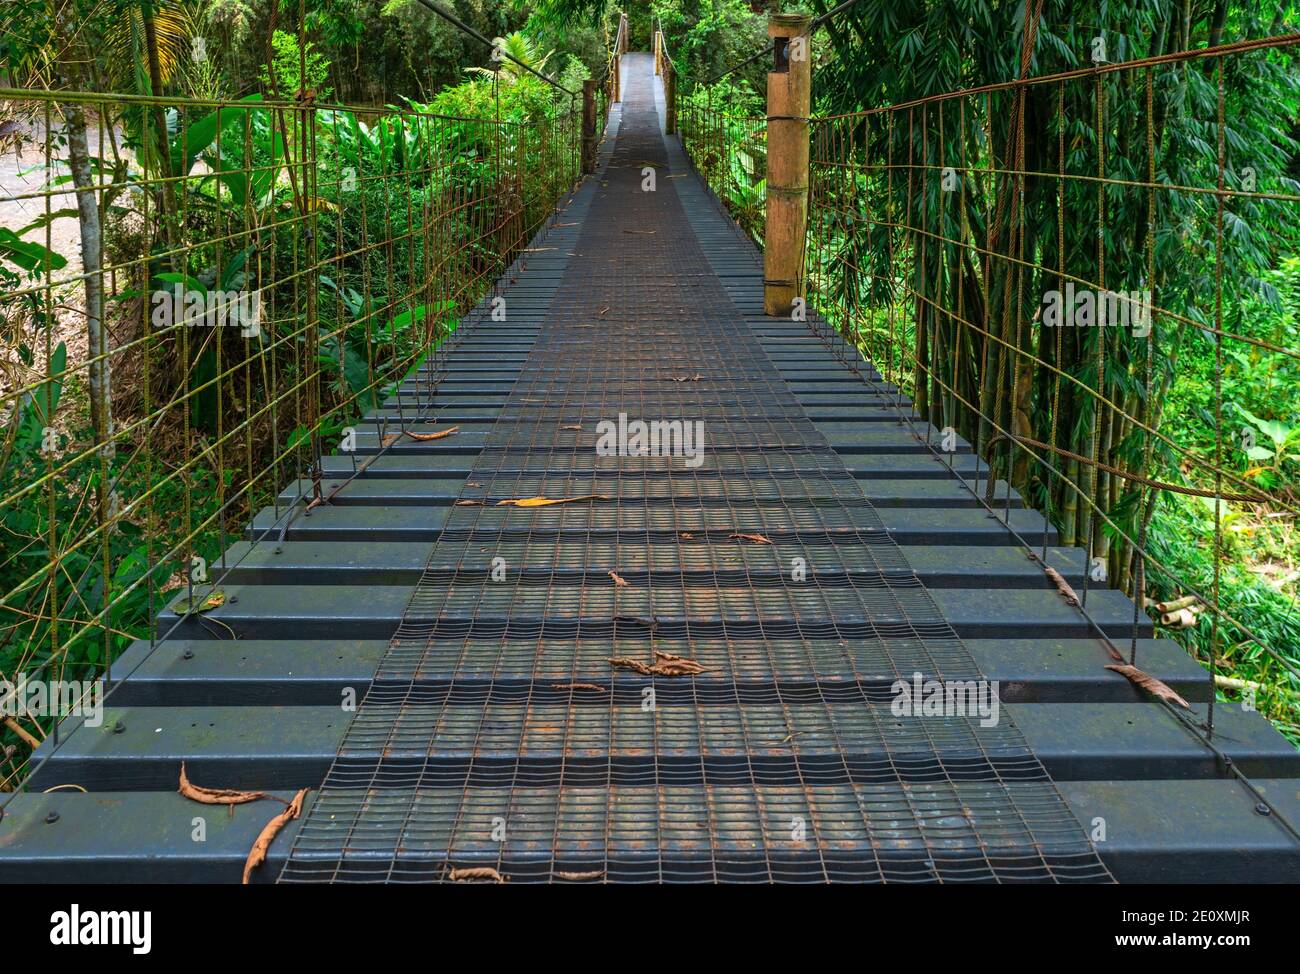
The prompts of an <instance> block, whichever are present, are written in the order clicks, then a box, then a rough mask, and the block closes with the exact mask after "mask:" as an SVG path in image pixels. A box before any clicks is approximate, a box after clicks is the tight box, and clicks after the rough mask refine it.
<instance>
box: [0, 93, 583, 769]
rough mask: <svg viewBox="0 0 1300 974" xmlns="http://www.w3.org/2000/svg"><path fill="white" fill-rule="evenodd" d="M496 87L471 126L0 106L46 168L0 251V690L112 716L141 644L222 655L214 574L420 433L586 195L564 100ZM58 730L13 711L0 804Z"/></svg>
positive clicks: (284, 112)
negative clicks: (464, 360) (448, 353)
mask: <svg viewBox="0 0 1300 974" xmlns="http://www.w3.org/2000/svg"><path fill="white" fill-rule="evenodd" d="M521 70H522V69H521ZM524 73H525V74H530V73H529V72H524ZM531 73H535V72H531ZM542 80H547V79H542ZM501 83H502V82H501V81H500V79H499V77H494V78H492V79H490V80H488V81H485V82H483V84H488V85H491V88H492V93H493V96H494V97H493V99H492V101H493V104H494V105H495V106H496V108H495V109H494V110H495V113H496V114H495V117H487V118H481V117H479V118H476V117H458V116H451V115H446V114H439V113H437V112H435V111H433V110H431V109H430V107H429V106H427V105H417V104H415V103H410V104H408V106H407V107H404V108H394V107H391V106H390V107H386V108H375V107H370V106H355V105H343V104H332V103H329V102H328V101H326V100H325V99H324V98H318V97H316V93H312V92H299V93H298V95H299V97H298V98H296V99H294V100H287V99H280V98H265V97H261V96H256V95H254V96H249V97H246V98H243V99H240V100H215V99H210V100H205V99H197V98H176V97H171V96H163V95H159V96H146V95H120V94H99V93H90V92H77V91H62V90H60V91H49V90H41V89H16V88H11V89H2V90H0V102H4V103H6V104H7V107H8V111H9V116H10V117H13V118H18V119H21V122H20V124H19V125H18V129H17V131H18V132H20V133H25V134H26V135H27V137H28V138H29V139H30V141H31V142H32V143H33V144H34V145H36V146H38V147H39V148H38V151H39V154H40V158H39V162H38V164H37V165H35V166H34V167H32V171H31V172H29V173H28V178H29V180H30V182H31V184H32V187H33V188H32V189H31V190H29V191H26V192H23V193H20V194H18V195H17V196H16V197H15V198H14V202H16V203H18V204H19V205H21V206H23V207H24V208H26V209H28V210H29V211H32V212H33V213H34V214H35V217H34V219H33V220H32V222H31V223H30V225H29V226H27V227H25V228H23V229H21V230H19V231H17V232H14V231H9V230H4V231H0V291H2V293H0V321H2V322H3V340H2V341H0V345H2V347H3V353H4V357H3V388H2V389H0V424H2V426H0V523H2V524H3V528H4V536H5V540H4V542H3V544H2V545H0V548H3V552H4V554H3V557H2V558H0V679H3V680H5V681H8V682H9V684H10V685H14V686H17V685H19V684H20V681H25V682H26V683H27V684H29V685H35V684H36V683H37V682H44V683H47V684H52V683H56V682H57V683H60V684H61V685H63V686H64V687H66V688H68V692H72V693H74V694H80V696H77V697H76V699H78V700H80V699H82V698H83V697H85V695H86V694H91V695H93V692H94V688H95V686H96V684H97V682H98V681H102V686H104V687H106V688H107V691H108V695H109V698H110V699H111V695H112V691H113V688H114V687H115V686H116V685H118V683H119V682H120V681H121V680H122V678H123V677H125V676H126V675H128V674H127V672H125V667H124V666H123V665H121V664H117V665H115V660H116V659H117V658H118V657H119V656H120V655H121V654H122V653H123V651H124V650H125V649H126V648H127V647H129V646H131V645H132V643H134V642H135V641H137V640H143V641H145V642H147V643H148V646H147V650H148V652H149V653H152V652H153V651H154V650H156V649H157V647H158V646H160V645H162V644H164V643H165V642H166V641H167V640H169V639H176V638H180V637H182V636H183V635H185V634H186V633H191V634H192V633H193V631H194V630H195V628H196V627H198V628H199V629H202V630H204V631H206V632H207V633H208V634H209V635H210V636H211V637H213V638H217V639H236V638H238V637H239V636H240V635H241V634H240V633H239V632H238V631H235V630H234V629H232V628H231V627H230V626H228V625H226V624H225V623H222V622H221V621H220V620H219V619H218V618H217V617H216V616H218V615H220V613H216V615H214V614H213V612H214V610H215V609H216V608H217V607H219V606H220V605H222V604H224V603H225V602H226V601H227V600H230V601H233V598H234V595H233V593H232V592H230V591H229V590H228V588H227V586H228V581H227V580H228V578H229V577H230V573H231V572H232V571H233V570H234V569H235V568H236V567H237V566H238V565H239V564H240V562H241V561H243V560H246V559H247V558H249V557H250V556H252V555H255V554H260V553H261V552H262V551H263V550H264V549H266V548H267V547H270V548H272V549H273V548H275V546H276V545H277V544H278V543H279V542H280V541H282V540H283V539H284V538H285V536H286V533H287V532H288V531H289V530H290V529H291V527H292V526H293V525H294V524H296V523H297V524H300V523H301V520H300V519H301V518H304V517H309V516H310V515H311V512H312V510H313V509H314V508H317V507H320V506H321V505H325V504H328V503H329V502H330V500H331V498H332V497H333V495H334V494H335V493H337V491H338V489H339V488H340V486H341V485H342V484H343V483H344V482H346V480H348V479H349V478H350V477H352V476H355V475H357V474H358V473H359V472H360V471H363V470H364V469H365V467H366V466H367V465H369V464H370V463H373V462H374V460H375V458H376V457H377V456H380V455H382V454H384V453H386V452H389V451H390V450H392V449H393V448H395V447H400V445H401V443H402V442H404V441H405V440H406V439H407V430H408V429H409V428H410V427H411V424H414V423H418V422H428V421H429V416H428V411H427V403H428V401H429V400H430V399H431V391H432V389H433V387H434V386H435V385H436V383H437V382H438V381H439V379H440V377H441V367H442V355H443V354H444V352H443V349H444V343H446V342H447V341H448V339H450V338H451V337H452V335H453V332H454V331H455V330H456V329H457V327H458V323H459V322H460V321H461V319H462V317H463V316H465V315H467V314H469V315H471V316H472V315H480V314H481V315H482V316H483V317H485V318H486V317H487V315H488V310H484V309H485V307H486V306H485V304H484V303H483V301H484V298H485V296H490V294H491V292H492V288H493V287H494V286H495V283H494V282H495V281H496V280H497V279H498V277H500V275H502V274H503V273H504V272H506V271H507V269H508V268H509V267H510V266H511V264H512V262H513V261H514V260H515V259H516V258H517V257H520V256H524V257H525V258H526V255H527V248H528V245H529V241H530V240H531V239H532V238H533V237H534V235H535V234H536V233H537V232H538V230H539V229H540V228H542V226H543V225H544V224H545V223H546V221H548V220H549V219H551V218H552V217H553V214H554V213H555V207H556V204H557V202H558V201H559V199H560V198H561V197H562V196H563V195H564V194H566V193H568V192H569V191H570V190H571V188H572V187H573V185H574V184H575V182H576V180H577V179H578V176H579V147H580V141H581V139H580V137H581V131H580V128H581V118H580V115H579V114H577V113H575V112H574V111H573V109H572V105H573V100H572V98H570V97H569V95H568V94H567V93H566V90H565V89H562V88H560V87H559V86H558V85H552V86H551V87H550V88H549V89H548V90H551V91H553V92H554V94H555V97H554V98H553V99H552V101H551V104H550V106H549V110H547V111H541V112H538V113H537V114H536V115H535V116H534V117H532V118H531V119H530V120H528V121H516V120H505V119H502V118H501V115H500V108H499V106H500V85H501ZM548 84H550V82H549V81H548ZM11 137H12V136H11ZM29 153H30V149H29ZM29 157H30V156H29ZM78 239H79V240H80V243H81V245H82V246H81V247H80V248H78V247H77V246H76V242H77V241H78ZM69 240H71V241H72V243H71V245H70V244H69V243H68V241H69ZM78 251H80V255H82V256H81V258H80V259H79V253H78ZM476 309H477V310H476ZM363 420H366V421H368V422H370V423H374V424H377V430H378V431H377V432H373V429H374V427H369V428H367V427H364V426H363V425H362V421H363ZM335 451H337V452H339V453H340V454H341V455H343V456H344V457H348V458H350V460H347V461H345V463H344V466H343V467H342V468H338V467H331V469H330V472H328V473H327V472H325V470H324V468H323V462H322V461H323V458H324V457H325V456H326V455H327V454H330V453H333V452H335ZM250 521H251V527H248V528H247V529H246V526H247V525H249V523H250ZM241 539H242V541H241ZM163 610H166V611H163ZM160 612H161V613H162V614H161V615H160ZM155 620H156V622H155ZM132 658H133V659H134V660H136V663H135V664H132V667H134V666H136V665H138V663H139V661H140V659H141V658H142V657H141V656H139V655H137V654H133V656H132ZM64 699H68V697H67V696H66V695H65V697H64ZM61 716H65V714H62V713H60V714H46V713H31V712H26V711H21V712H18V713H16V714H15V713H12V712H10V711H6V716H5V718H4V726H3V728H2V729H0V733H2V734H3V736H4V741H5V744H6V747H5V751H4V756H3V758H0V761H2V766H0V777H3V779H4V780H5V782H6V788H7V789H9V790H12V788H13V785H14V783H15V782H17V781H19V780H21V778H23V777H24V776H25V774H26V773H27V772H28V771H29V770H30V766H29V758H30V756H31V752H32V750H33V749H34V747H35V746H36V745H38V744H40V743H41V742H42V741H44V740H45V739H46V738H47V737H49V738H52V743H54V744H57V743H58V736H59V733H60V732H59V729H58V719H59V717H61ZM44 753H45V754H46V755H48V750H47V751H46V752H44Z"/></svg>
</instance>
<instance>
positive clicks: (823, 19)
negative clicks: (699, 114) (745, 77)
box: [704, 0, 858, 85]
mask: <svg viewBox="0 0 1300 974" xmlns="http://www.w3.org/2000/svg"><path fill="white" fill-rule="evenodd" d="M857 2H858V0H844V2H843V3H842V4H840V5H839V6H838V7H832V8H831V9H830V10H828V11H826V12H825V13H824V14H821V15H819V16H817V17H814V18H813V19H812V21H811V22H810V23H809V24H808V33H807V34H806V35H804V36H806V37H811V36H812V35H813V34H815V33H816V32H817V31H818V30H820V29H821V28H822V27H824V26H826V24H827V23H828V22H829V21H830V19H831V18H832V17H835V16H838V15H839V14H841V13H843V12H844V11H845V10H848V9H849V8H850V7H852V6H854V5H856V4H857ZM771 51H772V45H771V44H770V43H768V44H765V45H763V47H762V48H760V49H759V50H758V51H755V52H754V53H753V54H751V55H750V56H749V57H747V58H745V59H744V60H743V61H737V62H736V63H735V64H733V65H732V66H731V67H729V68H727V70H726V71H723V72H722V73H721V74H719V75H716V76H714V77H712V78H710V79H709V80H708V81H706V82H704V84H705V85H712V84H717V83H718V82H719V81H721V80H722V79H723V78H725V77H726V76H727V75H729V74H733V73H735V72H736V71H739V70H740V69H741V68H743V67H746V66H748V65H750V64H753V63H754V62H755V61H757V60H758V59H759V58H761V57H765V56H767V55H768V54H769V53H770V52H771Z"/></svg>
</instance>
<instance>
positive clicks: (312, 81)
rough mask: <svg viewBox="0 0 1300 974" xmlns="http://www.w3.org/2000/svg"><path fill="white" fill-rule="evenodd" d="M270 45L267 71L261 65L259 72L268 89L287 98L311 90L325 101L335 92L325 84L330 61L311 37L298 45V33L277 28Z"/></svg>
mask: <svg viewBox="0 0 1300 974" xmlns="http://www.w3.org/2000/svg"><path fill="white" fill-rule="evenodd" d="M271 49H272V59H271V69H270V71H268V70H267V69H266V68H265V67H263V68H262V70H261V71H260V72H259V74H258V79H259V80H260V81H261V82H262V84H263V85H265V86H266V87H267V89H268V90H270V91H272V92H275V93H277V94H278V96H279V97H280V98H286V99H293V98H297V97H299V95H300V93H308V92H310V93H313V94H314V95H315V97H316V98H317V99H318V100H320V101H327V100H328V99H329V97H330V95H332V94H333V93H334V89H333V88H331V87H330V86H329V85H327V84H326V82H327V81H328V80H329V76H330V63H329V61H328V60H327V59H326V57H325V56H324V55H323V54H321V53H320V52H319V51H318V50H317V49H316V45H314V44H313V43H312V42H311V41H307V42H306V43H305V44H304V45H302V47H301V48H300V47H299V45H298V38H297V36H295V35H294V34H290V33H288V32H287V31H283V30H277V31H276V32H275V33H274V34H273V35H272V37H271Z"/></svg>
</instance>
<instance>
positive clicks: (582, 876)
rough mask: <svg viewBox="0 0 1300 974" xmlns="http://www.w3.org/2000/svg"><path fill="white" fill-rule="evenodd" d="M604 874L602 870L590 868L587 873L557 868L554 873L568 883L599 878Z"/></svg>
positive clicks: (557, 877)
mask: <svg viewBox="0 0 1300 974" xmlns="http://www.w3.org/2000/svg"><path fill="white" fill-rule="evenodd" d="M604 875H605V873H604V871H603V870H600V869H595V870H592V871H591V872H589V873H573V872H565V871H563V870H557V871H556V873H555V878H556V879H564V880H567V881H568V882H570V883H582V882H586V881H588V880H592V879H600V878H602V877H603V876H604Z"/></svg>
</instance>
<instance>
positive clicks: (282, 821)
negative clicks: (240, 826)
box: [244, 788, 311, 886]
mask: <svg viewBox="0 0 1300 974" xmlns="http://www.w3.org/2000/svg"><path fill="white" fill-rule="evenodd" d="M310 790H311V789H310V788H303V789H302V790H300V791H299V792H298V794H296V795H294V796H293V801H291V802H289V804H288V806H287V807H286V808H285V810H284V811H283V812H281V813H280V814H279V815H277V816H276V817H275V818H273V819H271V821H269V822H267V823H266V825H265V826H264V827H263V829H262V831H261V832H260V833H258V836H257V840H256V841H255V842H254V843H253V848H252V850H250V851H249V853H248V858H247V859H246V860H244V885H245V886H247V885H248V877H249V876H251V875H252V874H253V870H254V869H256V868H257V867H258V866H260V865H261V864H262V863H264V862H266V853H267V851H268V850H269V849H270V848H271V843H272V842H273V841H275V837H276V836H277V835H279V834H280V830H281V829H282V828H284V827H285V826H286V825H288V824H289V823H290V822H292V821H293V820H294V819H295V818H297V817H298V816H299V815H301V814H302V800H303V799H304V798H306V797H307V792H309V791H310Z"/></svg>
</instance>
